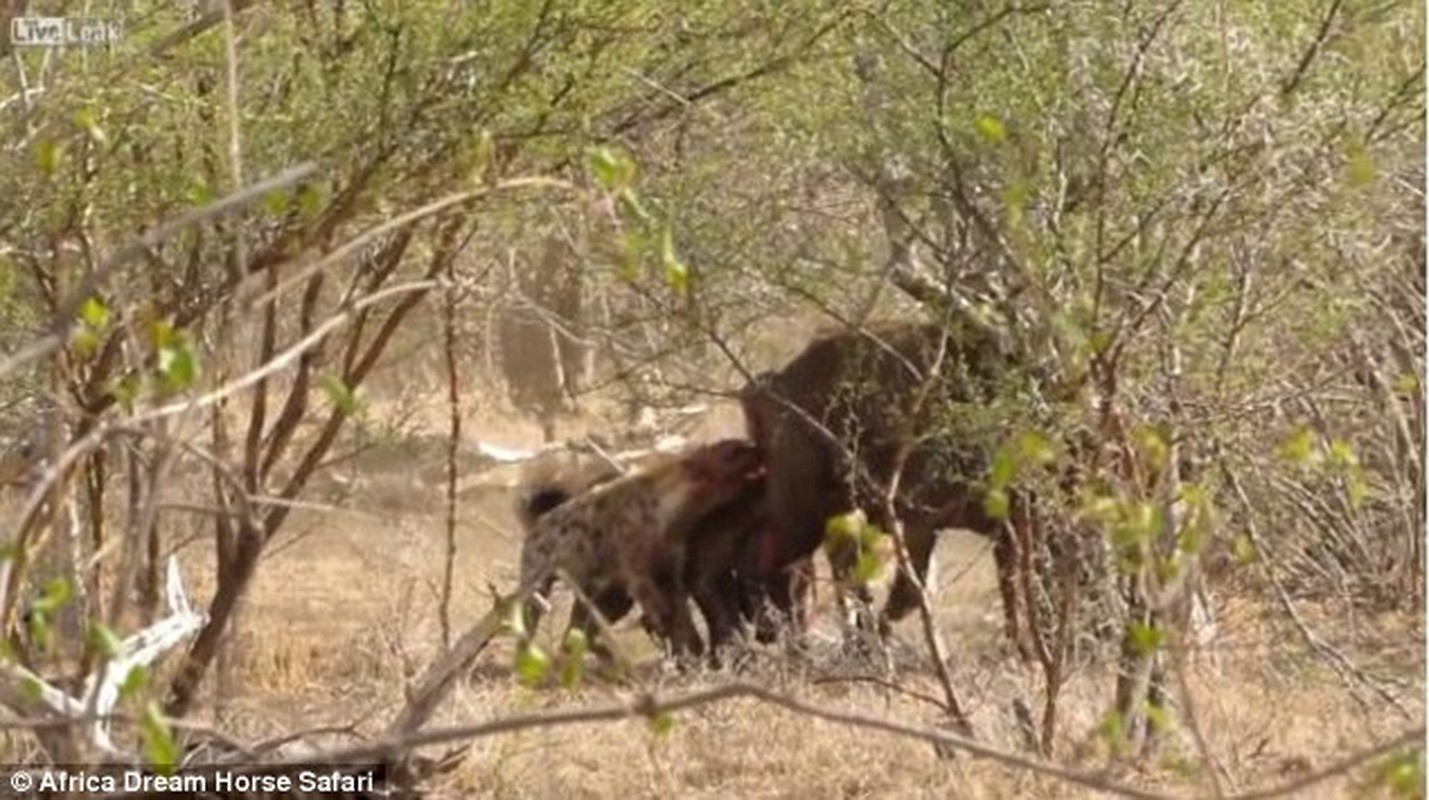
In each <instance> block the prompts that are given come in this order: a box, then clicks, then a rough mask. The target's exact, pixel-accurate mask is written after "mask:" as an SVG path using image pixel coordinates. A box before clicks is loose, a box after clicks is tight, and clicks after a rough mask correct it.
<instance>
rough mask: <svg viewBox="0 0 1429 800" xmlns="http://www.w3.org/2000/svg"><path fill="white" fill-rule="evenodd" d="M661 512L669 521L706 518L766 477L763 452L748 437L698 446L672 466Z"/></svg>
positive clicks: (663, 495) (663, 493) (663, 494)
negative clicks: (746, 438)
mask: <svg viewBox="0 0 1429 800" xmlns="http://www.w3.org/2000/svg"><path fill="white" fill-rule="evenodd" d="M672 467H673V468H672V470H671V471H670V473H669V474H668V476H667V480H669V481H671V482H672V483H673V485H672V486H669V487H668V490H667V491H664V492H662V503H661V514H662V516H663V517H664V518H665V519H666V520H667V521H670V522H672V523H673V522H675V521H677V520H689V519H693V518H697V517H703V516H705V515H706V514H708V513H710V512H711V511H714V510H715V509H717V508H719V507H720V506H722V505H724V504H726V503H729V502H731V501H733V500H736V499H738V498H740V497H741V496H744V495H745V494H746V493H747V492H748V491H749V490H750V489H751V487H753V486H756V485H757V484H758V483H759V482H760V481H762V480H763V478H764V451H763V450H762V449H761V448H760V447H759V446H758V445H756V444H755V443H753V442H750V441H748V440H745V439H721V440H720V441H717V442H712V443H710V444H707V445H702V446H700V447H697V448H695V449H694V450H693V451H691V452H690V453H689V454H688V455H686V456H685V457H684V458H682V459H680V460H679V461H677V462H675V464H673V465H672Z"/></svg>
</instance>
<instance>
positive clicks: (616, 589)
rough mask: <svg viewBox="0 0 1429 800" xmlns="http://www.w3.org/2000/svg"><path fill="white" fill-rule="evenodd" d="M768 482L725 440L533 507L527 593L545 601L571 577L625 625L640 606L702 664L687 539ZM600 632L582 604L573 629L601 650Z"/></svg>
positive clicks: (752, 459) (525, 555) (752, 452)
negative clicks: (563, 579)
mask: <svg viewBox="0 0 1429 800" xmlns="http://www.w3.org/2000/svg"><path fill="white" fill-rule="evenodd" d="M762 472H763V459H762V457H761V453H760V451H759V449H758V448H757V447H756V446H755V445H754V444H752V443H750V442H748V441H745V440H741V439H725V440H721V441H717V442H714V443H711V444H706V445H701V446H698V447H695V448H693V449H692V450H690V451H688V452H686V453H684V454H681V455H679V456H670V457H666V458H662V459H658V460H656V461H655V462H654V463H651V464H649V465H645V466H642V467H640V468H638V469H637V470H636V471H635V472H633V473H632V474H629V475H625V476H622V477H619V478H616V479H614V480H610V481H607V482H605V483H602V484H599V485H597V486H595V487H594V488H593V489H591V490H589V491H587V492H584V493H582V494H579V495H577V496H575V497H573V498H570V499H569V500H565V501H564V502H560V501H559V500H557V499H556V497H555V496H552V497H550V498H545V497H534V498H531V499H529V500H528V501H527V508H528V509H529V511H528V514H527V515H524V517H525V518H524V519H523V522H525V523H526V524H527V535H526V539H525V542H524V543H523V545H522V550H521V583H522V585H523V586H531V587H533V588H534V591H535V593H536V594H537V595H540V596H546V595H549V593H550V590H551V588H552V586H553V585H554V583H555V580H556V578H557V577H559V574H558V572H564V573H566V574H567V575H568V576H569V578H570V580H571V581H572V582H573V583H574V584H575V588H576V589H577V590H578V591H579V595H580V596H582V597H583V598H585V599H586V600H588V601H589V602H590V603H592V604H593V605H594V606H595V607H596V608H597V609H599V610H600V612H601V613H602V614H603V615H605V616H607V617H612V616H613V617H619V616H623V615H624V613H625V612H626V611H628V610H629V607H630V606H629V604H630V602H631V601H632V600H633V601H634V602H635V603H638V604H639V605H640V607H641V610H642V611H644V613H645V617H646V620H647V625H648V627H649V628H650V629H651V631H652V632H653V633H655V634H657V635H659V636H660V637H662V638H665V639H666V640H667V641H668V644H669V646H670V648H671V649H672V650H673V652H674V654H675V655H677V656H684V655H696V656H698V655H701V654H702V653H703V651H704V646H703V642H702V641H701V640H700V636H699V633H698V631H696V629H695V625H694V620H693V618H692V616H691V614H690V605H689V600H690V587H689V586H688V585H687V583H686V564H687V561H688V556H687V551H688V547H689V537H690V532H691V530H692V529H693V528H694V527H695V526H696V525H697V524H698V523H699V522H700V521H701V520H702V519H704V518H705V517H706V516H707V515H709V514H711V513H712V512H714V511H716V510H717V509H719V508H720V507H721V506H724V505H726V504H728V503H730V502H731V501H734V500H736V499H738V498H740V497H741V496H742V495H744V494H745V493H746V492H747V491H748V489H749V487H750V485H751V484H752V483H754V482H757V481H759V480H760V479H761V477H762ZM552 501H555V502H552ZM543 506H544V507H545V508H544V510H543V508H542V507H543ZM530 512H535V513H530ZM538 607H539V602H538V601H536V600H535V599H534V598H533V602H531V603H529V604H528V606H527V615H526V616H527V620H528V621H529V622H530V624H531V627H532V628H534V627H535V625H536V623H537V622H538V620H539V612H538V611H537V608H538ZM594 623H595V618H594V615H593V614H592V613H591V610H590V608H589V607H587V605H586V603H585V602H581V601H580V600H578V601H577V602H576V604H575V606H574V608H573V609H572V614H571V626H572V627H578V628H581V629H582V630H583V631H584V632H585V633H586V634H587V636H588V637H589V638H591V639H592V640H594V637H595V634H596V632H597V631H596V630H595V624H594Z"/></svg>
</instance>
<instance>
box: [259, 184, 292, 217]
mask: <svg viewBox="0 0 1429 800" xmlns="http://www.w3.org/2000/svg"><path fill="white" fill-rule="evenodd" d="M292 206H293V198H292V196H291V195H289V194H288V190H287V189H274V190H273V191H271V192H268V193H267V194H265V195H263V210H264V211H266V212H268V214H269V215H270V216H274V217H281V216H283V215H284V214H286V213H287V212H288V209H289V208H292Z"/></svg>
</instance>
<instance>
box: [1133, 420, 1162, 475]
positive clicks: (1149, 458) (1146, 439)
mask: <svg viewBox="0 0 1429 800" xmlns="http://www.w3.org/2000/svg"><path fill="white" fill-rule="evenodd" d="M1134 438H1135V440H1136V444H1137V446H1138V448H1139V449H1140V450H1141V453H1142V456H1143V457H1144V458H1145V459H1146V463H1147V464H1148V465H1150V467H1151V468H1152V469H1153V470H1160V469H1161V468H1162V467H1164V466H1166V458H1167V456H1168V455H1169V454H1170V452H1171V449H1170V446H1169V445H1167V443H1166V438H1165V437H1164V436H1162V435H1161V432H1160V431H1158V430H1156V429H1155V428H1153V427H1150V426H1144V427H1141V428H1138V429H1137V430H1136V432H1135V434H1134Z"/></svg>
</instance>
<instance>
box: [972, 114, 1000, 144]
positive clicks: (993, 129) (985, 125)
mask: <svg viewBox="0 0 1429 800" xmlns="http://www.w3.org/2000/svg"><path fill="white" fill-rule="evenodd" d="M973 127H974V128H975V129H976V130H977V133H978V135H979V136H981V137H982V138H983V139H985V140H987V141H989V142H992V143H993V144H1001V143H1002V142H1003V141H1005V140H1006V139H1007V127H1006V126H1005V125H1003V124H1002V120H1000V119H998V118H997V117H995V116H993V115H991V114H979V115H978V116H977V118H976V119H974V120H973Z"/></svg>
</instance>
